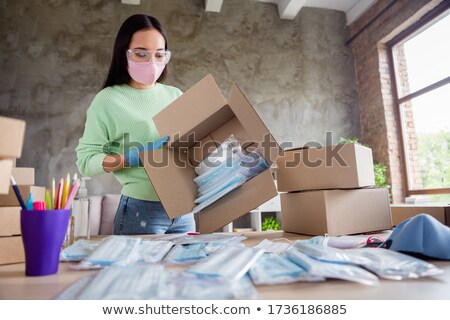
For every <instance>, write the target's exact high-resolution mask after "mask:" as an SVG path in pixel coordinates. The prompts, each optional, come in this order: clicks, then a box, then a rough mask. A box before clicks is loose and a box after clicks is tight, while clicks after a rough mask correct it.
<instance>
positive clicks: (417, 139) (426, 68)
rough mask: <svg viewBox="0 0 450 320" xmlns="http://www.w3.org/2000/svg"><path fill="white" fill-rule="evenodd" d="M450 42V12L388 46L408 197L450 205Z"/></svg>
mask: <svg viewBox="0 0 450 320" xmlns="http://www.w3.org/2000/svg"><path fill="white" fill-rule="evenodd" d="M447 7H448V6H447ZM438 9H439V8H438ZM448 39H450V10H448V9H445V11H444V10H443V9H440V10H439V11H438V12H437V13H436V11H435V12H434V13H433V14H431V15H429V16H427V17H425V19H422V20H421V21H419V22H418V23H417V24H416V25H414V26H412V27H411V28H410V29H409V30H406V31H405V32H404V33H402V34H400V35H399V36H398V37H397V38H395V39H393V40H392V41H391V42H390V43H389V44H388V45H389V47H390V53H391V63H392V66H393V75H394V79H393V81H394V88H395V89H394V90H395V91H396V92H394V97H395V99H396V105H397V108H398V115H399V118H400V122H401V126H400V127H401V135H402V140H403V141H402V142H403V144H402V145H403V160H404V170H405V176H406V178H407V181H406V195H407V196H411V195H418V194H430V195H433V194H435V195H436V196H432V198H431V200H433V197H434V200H441V201H450V41H448ZM437 194H441V195H440V196H437ZM443 194H445V195H443Z"/></svg>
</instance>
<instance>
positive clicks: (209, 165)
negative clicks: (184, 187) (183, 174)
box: [194, 135, 241, 175]
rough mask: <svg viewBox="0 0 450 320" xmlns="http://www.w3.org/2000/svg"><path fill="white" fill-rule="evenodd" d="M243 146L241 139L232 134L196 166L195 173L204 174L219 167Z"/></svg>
mask: <svg viewBox="0 0 450 320" xmlns="http://www.w3.org/2000/svg"><path fill="white" fill-rule="evenodd" d="M240 149H241V146H240V144H239V141H238V140H237V139H236V138H235V137H234V135H231V136H230V137H228V139H226V140H225V141H224V142H222V143H221V144H220V146H219V147H218V148H217V149H216V150H214V151H213V152H212V153H211V154H210V155H209V156H208V157H207V158H206V159H205V160H203V161H202V162H201V163H200V164H199V165H198V166H197V167H195V168H194V170H195V173H197V174H198V175H202V174H204V173H206V172H207V171H209V170H210V169H213V168H216V167H218V166H219V165H220V164H221V163H223V162H224V161H225V159H227V158H229V157H230V156H231V155H232V154H233V153H235V152H236V151H239V150H240Z"/></svg>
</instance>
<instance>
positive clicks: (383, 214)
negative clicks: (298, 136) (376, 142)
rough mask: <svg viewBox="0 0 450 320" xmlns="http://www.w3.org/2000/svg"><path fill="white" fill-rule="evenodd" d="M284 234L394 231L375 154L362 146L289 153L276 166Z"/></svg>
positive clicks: (299, 150)
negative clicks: (378, 183)
mask: <svg viewBox="0 0 450 320" xmlns="http://www.w3.org/2000/svg"><path fill="white" fill-rule="evenodd" d="M277 179H278V191H280V192H287V193H283V194H281V217H282V227H283V230H284V231H288V232H295V233H302V234H308V235H324V234H325V233H327V234H329V235H332V236H339V235H346V234H356V233H363V232H372V231H378V230H385V229H390V228H391V227H392V217H391V212H390V205H389V193H388V190H387V189H375V188H372V187H373V186H374V185H375V178H374V171H373V158H372V150H371V149H370V148H367V147H364V146H362V145H359V144H345V145H337V146H331V147H326V148H298V149H291V150H286V151H285V152H284V154H283V155H282V156H280V157H279V158H278V160H277Z"/></svg>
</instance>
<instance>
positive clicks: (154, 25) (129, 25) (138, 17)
mask: <svg viewBox="0 0 450 320" xmlns="http://www.w3.org/2000/svg"><path fill="white" fill-rule="evenodd" d="M145 29H156V30H158V31H159V33H161V35H162V36H163V37H164V40H165V41H166V45H165V49H166V50H168V44H167V35H166V32H165V31H164V29H163V27H162V25H161V23H160V22H159V21H158V20H157V19H156V18H154V17H152V16H148V15H145V14H135V15H132V16H130V17H129V18H127V19H126V20H125V21H124V22H123V23H122V26H121V27H120V29H119V32H117V36H116V40H115V42H114V49H113V55H112V59H111V65H110V66H109V71H108V76H107V77H106V80H105V83H104V84H103V87H102V89H104V88H106V87H109V86H113V85H116V84H124V83H128V82H129V81H130V79H131V78H130V75H129V74H128V61H127V57H126V51H127V49H128V45H129V44H130V41H131V37H132V36H133V34H134V33H135V32H137V31H140V30H145ZM166 75H167V67H166V68H164V71H163V73H162V74H161V76H160V77H159V79H158V80H157V82H162V81H164V79H165V77H166Z"/></svg>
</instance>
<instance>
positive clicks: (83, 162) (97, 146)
mask: <svg viewBox="0 0 450 320" xmlns="http://www.w3.org/2000/svg"><path fill="white" fill-rule="evenodd" d="M107 142H108V132H107V129H106V125H105V123H104V122H103V121H102V119H101V117H100V114H99V113H98V110H95V109H94V108H93V106H92V105H91V107H90V108H89V109H88V111H87V118H86V123H85V127H84V133H83V136H82V137H81V138H80V141H79V143H78V146H77V148H76V149H75V151H76V153H77V167H78V170H79V171H80V173H81V174H82V175H84V176H94V175H97V174H100V173H105V171H104V169H103V159H104V158H105V156H106V154H105V153H104V146H105V145H106V143H107Z"/></svg>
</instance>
